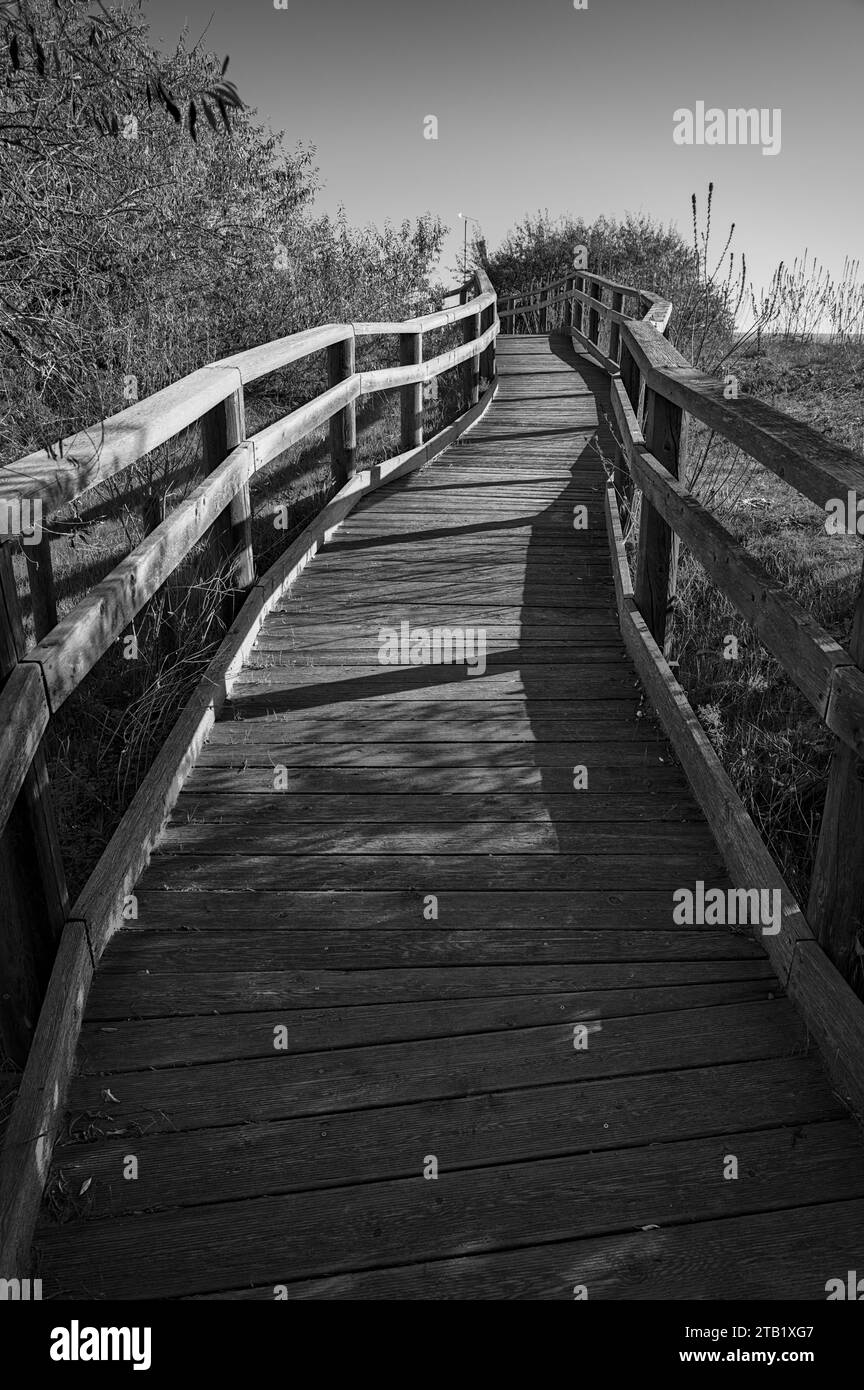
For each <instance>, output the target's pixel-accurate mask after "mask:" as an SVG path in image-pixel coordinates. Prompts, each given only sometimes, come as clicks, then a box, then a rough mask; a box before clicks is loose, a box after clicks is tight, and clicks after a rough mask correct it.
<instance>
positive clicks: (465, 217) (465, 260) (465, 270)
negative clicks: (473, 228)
mask: <svg viewBox="0 0 864 1390" xmlns="http://www.w3.org/2000/svg"><path fill="white" fill-rule="evenodd" d="M457 215H458V217H459V218H460V219H461V221H463V222H464V223H465V237H464V240H463V245H462V274H463V275H467V274H468V223H469V222H476V223H477V225H478V226H479V225H480V222H479V219H478V218H476V217H469V215H468V213H467V212H460V213H458V214H457Z"/></svg>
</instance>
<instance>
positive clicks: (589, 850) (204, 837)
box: [160, 813, 716, 863]
mask: <svg viewBox="0 0 864 1390" xmlns="http://www.w3.org/2000/svg"><path fill="white" fill-rule="evenodd" d="M623 842H626V844H627V846H628V849H629V851H630V853H631V855H633V857H634V858H636V857H638V856H640V855H656V856H663V857H665V856H666V855H667V854H669V853H671V854H674V855H675V856H676V857H678V856H680V855H682V854H685V853H688V854H691V855H693V856H698V855H700V854H703V855H704V856H705V858H706V862H708V863H711V862H714V861H715V860H716V850H715V847H714V840H713V838H712V836H711V833H710V831H709V830H708V828H707V826H706V825H705V824H704V822H697V823H696V824H692V823H681V822H671V823H670V822H662V821H661V822H656V823H654V824H651V825H646V824H644V823H638V822H637V823H634V824H632V825H630V824H629V823H627V822H619V823H618V824H613V825H610V826H601V825H594V824H590V823H585V822H583V823H581V824H577V825H568V824H566V823H565V824H562V825H553V824H551V823H549V822H547V823H545V824H544V823H541V822H538V821H526V822H521V823H520V822H517V821H508V822H506V823H503V824H502V823H501V822H500V821H486V820H483V819H482V818H481V819H478V820H476V821H471V822H469V823H467V824H466V823H464V822H463V823H459V824H456V825H453V824H448V823H441V822H435V821H419V820H417V821H414V822H413V823H411V824H405V825H394V824H392V823H389V824H388V823H387V822H384V823H378V824H376V823H374V822H367V823H366V824H365V825H353V824H352V823H351V821H350V820H348V821H346V822H345V823H344V824H343V826H342V827H341V828H340V829H339V830H338V831H337V830H335V829H334V827H333V826H332V825H328V824H315V823H314V822H313V823H312V824H296V823H294V824H291V823H289V824H288V825H286V823H285V822H284V821H277V822H275V823H273V822H271V821H269V818H268V823H267V824H264V825H262V823H261V816H260V813H253V814H251V815H250V816H249V818H248V819H247V820H245V821H243V820H238V819H237V818H236V817H235V818H234V819H233V820H231V821H229V822H227V823H225V824H222V823H220V822H219V821H213V820H206V821H199V820H196V819H194V818H193V819H192V820H184V821H175V822H174V824H172V825H170V826H168V827H167V828H166V829H165V831H164V833H163V836H162V840H161V846H160V847H161V849H162V850H163V852H164V853H165V854H195V853H196V852H199V853H204V854H233V855H242V854H245V853H254V854H256V855H263V854H280V855H309V854H319V855H333V854H335V855H339V856H340V857H343V856H350V855H363V856H365V855H370V854H371V855H381V854H399V855H405V854H424V855H435V854H462V855H464V854H466V853H473V854H488V853H490V852H492V853H494V854H496V855H508V854H532V855H561V854H566V853H573V852H576V853H579V854H602V855H608V854H620V851H621V845H622V843H623ZM469 845H470V849H469Z"/></svg>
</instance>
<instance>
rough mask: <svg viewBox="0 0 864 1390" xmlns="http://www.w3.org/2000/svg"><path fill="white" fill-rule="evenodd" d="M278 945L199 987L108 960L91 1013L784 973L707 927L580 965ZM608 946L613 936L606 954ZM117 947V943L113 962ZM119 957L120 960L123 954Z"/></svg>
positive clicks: (159, 1013)
mask: <svg viewBox="0 0 864 1390" xmlns="http://www.w3.org/2000/svg"><path fill="white" fill-rule="evenodd" d="M175 920H176V918H175ZM631 939H632V938H631ZM643 939H645V940H647V939H648V936H647V934H643ZM276 949H277V948H276V947H275V946H274V947H272V948H271V955H270V956H269V957H268V958H267V959H269V960H270V962H271V963H275V965H274V968H273V969H271V970H265V969H258V970H243V969H240V968H239V967H238V968H235V969H233V970H231V971H230V972H229V971H225V970H220V969H218V968H214V969H213V970H209V971H208V970H196V971H194V972H193V973H194V976H195V979H194V991H193V990H192V989H191V988H190V980H189V976H188V974H187V973H186V962H185V961H184V960H182V958H181V957H179V956H178V957H177V959H176V967H175V968H176V971H177V972H178V973H173V974H172V973H170V972H167V971H164V972H163V973H161V974H160V973H159V972H158V969H157V968H156V967H157V965H158V962H154V963H153V966H152V968H148V969H147V970H122V969H117V970H108V969H107V968H106V969H105V970H104V971H103V970H102V969H100V971H99V974H98V975H97V976H96V980H95V983H94V986H93V990H92V992H91V994H90V997H89V999H88V1001H87V1016H88V1019H90V1021H91V1022H98V1021H102V1022H107V1023H111V1022H116V1021H117V1020H118V1019H127V1018H139V1019H148V1018H171V1017H178V1018H179V1017H183V1018H188V1017H190V1016H191V1015H195V1014H198V1013H200V1012H202V1011H210V1010H212V1011H213V1012H215V1013H235V1012H237V1011H241V1012H242V1011H250V1010H255V1009H279V1010H280V1012H282V1013H285V1014H287V1013H290V1012H291V1011H293V1010H296V1009H303V1008H308V1007H309V1006H310V1001H314V1004H315V1005H316V1006H317V1007H319V1008H325V1007H326V1008H342V1007H346V1006H353V1005H362V1006H363V1007H368V1006H370V1005H375V1004H394V1003H398V1002H400V1001H404V1002H406V1003H409V1002H412V1001H413V1002H419V1001H424V1000H426V1001H428V1000H450V1001H453V1000H460V999H475V998H484V999H485V998H489V999H492V998H504V997H508V996H513V995H520V994H524V993H525V991H526V990H528V991H533V992H535V993H545V992H549V993H553V994H559V993H560V992H561V990H562V989H563V990H565V991H566V990H569V991H577V990H584V989H625V988H633V989H635V988H639V989H650V988H654V987H658V988H660V987H662V988H669V987H671V986H673V985H677V986H680V985H688V984H707V983H724V982H728V981H732V982H734V983H737V982H740V981H741V980H749V979H759V980H761V981H762V982H763V983H765V985H766V989H767V988H770V984H771V983H772V982H774V981H775V979H776V977H775V976H774V973H773V971H772V969H771V966H770V964H769V963H768V962H767V961H766V960H765V959H764V957H760V958H759V959H756V958H755V953H752V954H751V956H750V957H748V956H747V954H746V949H745V950H743V951H742V950H741V949H736V944H735V939H734V938H732V937H729V936H726V937H722V938H721V937H720V936H719V934H718V933H716V932H713V933H710V934H706V935H705V936H703V937H700V938H699V940H698V942H697V944H696V948H695V949H694V950H690V951H689V953H688V952H687V944H686V942H681V941H678V942H677V943H674V944H673V943H668V942H667V944H666V945H665V950H666V953H667V954H671V952H672V951H673V950H675V951H677V954H678V955H679V957H680V959H677V960H667V959H662V958H660V959H658V958H657V957H658V956H659V957H662V955H663V950H664V945H663V943H662V942H661V948H660V950H659V951H658V950H657V948H649V947H648V946H641V947H640V946H639V945H637V946H636V947H634V949H633V950H632V951H630V952H629V953H628V959H629V961H630V963H629V964H623V963H617V964H609V963H604V961H603V957H602V953H601V952H600V951H599V950H597V951H595V954H596V955H597V957H598V959H597V960H596V961H591V960H589V961H588V962H587V963H585V962H582V963H580V964H578V965H572V964H571V965H568V964H566V963H565V964H561V963H557V964H555V965H532V964H530V963H526V962H524V961H523V962H521V963H520V964H518V965H469V966H446V965H445V966H442V965H436V966H431V967H418V968H405V967H398V966H394V967H388V968H387V969H383V970H370V969H363V970H337V969H329V968H328V969H326V970H303V971H299V970H285V969H284V968H281V967H284V953H283V954H282V955H281V956H277V954H276ZM587 949H588V948H586V950H587ZM609 954H610V949H609V946H608V945H607V946H606V957H607V958H608V956H609ZM113 956H114V953H113V952H112V956H111V957H109V958H108V964H109V965H111V963H112V960H113ZM646 957H647V959H646ZM261 958H262V957H261V956H260V955H259V956H258V957H257V959H261ZM187 959H188V957H187ZM116 963H118V964H119V963H120V961H119V958H118V961H117V962H116ZM216 964H217V965H218V962H216Z"/></svg>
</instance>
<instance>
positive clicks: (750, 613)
mask: <svg viewBox="0 0 864 1390" xmlns="http://www.w3.org/2000/svg"><path fill="white" fill-rule="evenodd" d="M622 396H625V392H624V390H623V387H621V383H620V380H619V381H616V382H613V384H612V391H611V400H612V408H613V411H614V413H615V417H616V420H617V423H618V425H619V428H620V429H621V432H622V437H623V441H624V445H625V450H626V453H627V460H628V463H629V465H630V471H631V473H632V474H633V477H634V478H635V480H636V482H637V483H638V485H639V487H640V488H641V489H642V491H643V493H644V494H645V496H646V497H647V498H648V500H649V501H650V503H651V505H652V506H653V507H654V508H655V510H656V511H658V512H659V513H660V515H661V516H662V517H663V519H664V521H665V522H666V523H667V525H669V526H670V527H671V529H672V530H673V531H674V532H675V533H676V535H678V536H680V537H681V539H682V540H683V541H685V542H686V544H687V545H688V546H689V547H690V549H691V550H692V551H693V554H694V555H695V556H696V558H697V560H698V561H699V563H700V564H701V565H702V566H703V568H704V569H705V571H706V573H707V574H708V575H710V577H711V579H713V581H714V583H715V584H716V585H717V587H718V588H719V589H720V590H721V591H722V592H723V593H724V594H725V595H726V597H727V598H728V599H730V600H731V602H732V603H733V604H734V606H735V607H736V608H737V610H738V612H739V613H740V614H741V615H742V617H744V618H746V619H747V621H748V622H749V623H750V625H751V627H752V628H753V630H754V631H755V632H756V634H757V636H758V637H759V639H760V640H761V641H762V642H763V644H764V645H765V646H766V647H767V648H768V650H769V651H770V652H772V653H773V655H774V656H776V658H777V660H778V661H779V662H780V664H781V666H782V667H783V669H784V670H785V671H786V672H787V673H788V675H789V676H790V677H791V678H792V680H793V681H794V682H795V684H796V685H797V686H798V689H799V690H800V691H801V692H802V694H803V695H805V696H806V697H807V699H808V700H809V701H810V703H811V704H812V705H813V707H814V709H815V710H817V712H818V713H819V715H820V716H821V717H822V719H823V720H827V715H828V707H829V700H830V697H831V692H832V689H833V684H834V676H835V673H836V670H837V668H838V667H841V666H854V662H853V661H852V658H851V657H850V656H849V655H848V653H847V652H845V651H844V650H843V648H842V647H841V646H840V644H839V643H838V642H835V640H834V638H833V637H831V635H830V633H828V632H826V631H825V630H824V628H822V627H820V625H819V624H818V623H817V622H816V620H815V618H812V617H811V616H810V614H809V613H807V612H806V610H805V609H803V608H802V607H801V606H800V604H798V603H796V601H795V600H794V599H793V598H792V597H791V596H790V595H789V594H787V593H786V592H785V588H784V585H783V583H782V581H781V580H778V579H774V578H773V577H772V576H771V575H770V574H769V573H768V571H767V570H766V569H765V568H764V566H763V565H761V564H760V563H759V561H758V560H756V559H754V558H753V556H751V555H749V554H748V552H747V551H746V550H745V549H744V547H743V546H742V545H740V544H739V543H738V542H737V541H736V540H735V538H734V536H732V534H731V533H730V532H729V531H727V529H726V527H725V526H723V525H722V523H721V522H720V521H718V520H717V518H716V517H714V516H713V515H712V514H711V513H710V512H709V511H708V510H707V508H705V507H703V506H702V504H701V503H700V502H699V501H697V499H696V498H695V497H694V496H693V495H692V493H690V492H688V490H687V489H686V488H685V487H684V485H683V484H682V483H680V482H679V481H678V479H677V478H675V477H674V476H673V475H672V474H671V473H670V472H669V471H668V469H666V468H664V467H663V466H662V464H660V463H658V461H657V459H656V458H654V457H653V456H652V454H650V453H649V451H648V450H647V448H646V447H645V443H644V440H643V439H642V437H641V433H640V434H639V435H638V436H637V437H636V438H634V437H633V435H632V434H631V417H630V416H629V415H628V412H627V411H626V410H625V408H624V406H623V403H622V400H621V397H622ZM862 708H864V707H862ZM836 722H839V721H838V720H837V716H836V714H835V723H836ZM833 732H835V733H836V734H837V735H838V736H839V737H840V738H842V739H843V740H844V742H846V743H848V744H849V746H850V747H852V748H858V749H864V738H862V735H864V730H862V729H861V728H860V721H852V720H850V721H847V722H846V723H845V725H843V726H842V727H834V728H833Z"/></svg>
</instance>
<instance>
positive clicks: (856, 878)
mask: <svg viewBox="0 0 864 1390" xmlns="http://www.w3.org/2000/svg"><path fill="white" fill-rule="evenodd" d="M627 305H630V306H631V311H630V312H629V313H627V312H625V306H627ZM499 306H500V308H499V315H500V319H501V321H502V325H506V327H507V329H509V330H510V331H513V330H514V328H515V329H516V331H518V329H519V328H520V327H521V326H522V325H523V324H524V323H526V322H527V321H529V320H528V316H534V317H533V322H534V323H537V324H538V326H539V330H540V331H541V332H542V331H548V330H550V329H551V328H552V327H553V324H554V325H555V326H558V327H560V328H562V329H563V330H564V331H565V332H567V333H569V334H570V335H571V336H572V338H573V339H574V340H575V341H576V342H577V343H578V344H579V345H580V346H581V347H583V348H585V349H586V350H587V351H588V352H589V353H590V354H591V356H592V357H593V358H594V359H595V360H596V361H597V362H598V363H599V364H600V365H601V366H602V367H603V368H604V369H605V370H606V372H607V373H608V374H609V377H610V400H611V405H612V410H613V412H614V419H615V423H616V425H617V434H618V441H619V447H618V450H617V454H616V457H615V459H614V460H613V461H612V462H613V477H614V493H613V495H614V498H615V503H616V508H617V510H618V517H617V518H616V521H617V520H620V519H621V518H622V517H623V518H625V519H626V517H627V515H628V514H629V512H630V508H631V503H632V496H633V489H634V488H637V489H639V491H640V492H641V510H640V517H639V529H638V539H637V542H636V554H635V574H634V579H633V599H634V602H635V606H636V609H637V610H638V612H639V614H641V616H642V618H643V619H644V622H645V624H646V625H647V628H648V630H649V632H650V634H651V636H652V637H653V639H654V641H655V642H656V643H657V646H658V647H659V648H660V649H661V651H662V650H663V649H664V646H667V645H668V643H667V619H668V615H669V613H670V611H671V607H672V602H673V601H674V589H675V576H676V559H677V553H676V552H677V543H678V539H679V538H680V540H683V541H684V542H685V543H686V544H687V546H688V547H689V548H690V550H691V551H692V553H693V555H694V556H695V558H696V559H697V560H698V561H699V562H700V564H701V565H702V566H703V568H704V569H705V571H706V573H707V574H708V575H709V576H710V578H711V579H712V580H713V582H714V583H715V584H716V586H717V587H718V588H719V589H720V590H721V591H722V592H723V594H725V596H726V597H727V598H728V599H729V600H730V602H731V603H732V604H733V605H734V607H735V608H736V610H737V611H738V613H739V614H740V615H741V616H742V617H743V618H745V619H746V621H747V622H748V623H749V624H750V626H751V627H752V628H753V630H754V632H755V633H756V635H757V636H758V637H759V639H760V641H761V642H762V643H763V645H764V646H765V647H766V648H767V649H768V650H769V651H770V652H771V653H772V654H773V656H774V657H775V658H776V659H777V661H778V662H779V663H780V665H781V666H782V667H783V669H784V671H785V672H786V673H787V674H788V676H789V677H790V678H791V680H792V681H793V682H794V683H795V685H796V686H797V687H798V689H799V690H800V691H801V692H802V694H803V695H804V696H805V697H806V698H807V700H808V701H809V702H810V704H811V706H812V707H813V709H814V710H815V711H816V713H817V714H818V716H819V718H820V719H821V720H822V722H823V723H824V724H825V726H826V728H827V729H829V730H830V731H831V733H832V734H833V735H834V736H835V748H834V754H833V759H832V763H831V770H830V774H829V780H828V788H827V796H826V802H825V809H824V813H823V816H822V825H821V832H820V836H819V842H818V847H817V851H816V857H815V862H814V867H813V874H812V885H811V889H810V895H809V901H808V906H807V918H808V920H809V922H810V925H811V927H812V928H813V931H814V932H815V935H816V937H817V939H818V941H819V942H820V943H821V945H822V946H823V947H824V949H825V951H826V953H827V955H828V956H829V957H830V958H831V960H833V962H834V963H835V964H836V966H837V967H838V969H839V970H840V971H841V973H842V974H843V975H845V976H846V978H851V977H852V976H853V972H854V969H855V967H856V966H859V958H860V956H861V954H862V952H864V761H862V759H864V670H862V669H861V668H862V666H864V585H862V587H861V588H859V593H858V597H857V603H856V607H855V613H854V618H853V624H852V639H851V643H850V650H849V651H846V650H844V648H843V647H841V646H840V645H839V643H838V642H836V641H835V640H834V638H833V637H832V636H831V634H830V633H828V632H826V631H825V629H824V628H822V627H821V626H820V625H819V623H818V622H816V620H815V619H814V618H813V617H812V616H811V615H810V614H809V613H808V612H807V611H806V610H805V609H803V608H802V607H801V605H800V604H799V603H798V602H797V601H796V600H795V599H794V598H793V597H792V595H791V594H790V593H789V592H788V591H787V590H786V589H785V588H784V586H783V585H782V583H781V582H780V581H779V580H778V579H776V578H775V577H774V576H773V575H771V574H769V572H768V571H767V570H766V569H765V567H764V566H763V565H761V564H760V563H759V561H758V560H756V559H755V558H754V557H753V556H752V555H750V554H749V553H748V552H747V551H746V550H745V549H744V547H743V546H742V545H740V544H739V542H738V541H737V540H736V539H735V537H734V536H733V535H732V534H731V533H730V532H729V531H728V529H727V528H726V527H725V526H723V524H722V523H721V522H720V521H719V520H718V519H717V517H716V516H714V515H713V514H712V513H711V512H710V511H709V509H708V508H706V507H705V506H704V505H703V504H702V503H701V502H700V501H699V500H698V499H697V498H696V497H695V496H694V494H693V493H692V492H690V491H689V490H688V488H687V486H686V484H685V482H684V480H683V479H682V478H681V476H680V463H681V453H682V446H681V440H682V426H683V424H684V417H685V415H689V416H691V417H693V418H694V419H696V420H699V421H701V422H702V423H703V424H704V425H706V426H708V428H709V429H710V430H712V431H714V432H715V433H716V434H718V435H721V436H722V437H723V438H725V439H727V440H729V441H730V442H731V443H733V444H734V445H736V446H737V447H738V448H739V449H740V450H742V452H743V453H744V454H745V455H747V456H749V457H750V458H752V459H755V460H756V461H757V462H758V463H760V464H762V465H763V466H764V467H765V468H767V469H769V470H770V471H771V472H773V473H775V474H776V475H777V476H778V477H779V478H781V479H783V481H784V482H785V483H787V484H789V485H790V486H791V487H793V488H794V489H796V490H797V491H798V492H799V493H801V494H802V495H803V496H804V497H807V498H809V499H810V501H812V502H815V503H816V504H817V506H819V507H822V508H826V506H827V504H828V502H829V501H830V500H832V499H843V500H844V502H845V499H846V498H847V494H848V493H849V492H850V491H851V492H853V493H854V494H855V495H856V496H857V497H864V459H861V458H860V457H859V456H858V455H856V454H854V453H853V452H852V451H851V450H849V449H846V448H843V447H841V446H839V445H837V444H835V443H832V441H831V440H829V439H826V438H825V437H824V436H823V435H821V434H819V433H817V432H816V431H815V430H813V429H810V428H809V427H808V426H806V425H803V424H800V423H799V422H798V421H796V420H793V419H792V418H791V417H790V416H788V415H785V414H783V413H782V412H781V411H778V410H775V409H774V408H773V407H771V406H769V405H766V404H765V403H764V402H762V401H760V400H758V399H756V398H755V397H753V396H748V395H746V394H739V395H738V397H737V399H727V397H726V394H725V393H724V383H723V382H722V381H720V380H718V379H717V378H716V377H713V376H709V375H707V374H706V373H705V372H702V371H698V370H696V369H695V368H694V367H693V366H692V365H691V364H690V363H689V362H688V361H687V360H686V358H684V357H682V356H681V354H680V353H679V352H677V351H676V349H675V348H674V347H673V346H672V344H671V343H670V342H668V340H667V338H666V337H665V336H664V334H665V332H666V331H667V330H668V327H669V322H670V318H671V315H672V305H671V304H670V303H669V302H668V301H666V300H663V299H661V298H660V297H659V296H657V295H655V294H648V293H646V292H645V291H641V290H638V289H634V288H633V287H631V286H627V285H621V284H618V283H616V282H615V281H612V280H609V279H606V278H604V277H603V276H601V275H595V274H592V273H591V272H590V271H588V270H586V271H584V272H582V273H574V274H571V275H567V276H565V277H563V278H561V279H558V280H556V281H554V282H552V283H550V284H547V285H544V286H542V287H541V289H540V290H539V291H536V292H533V293H531V294H529V295H528V296H523V297H521V298H520V297H518V296H514V295H510V296H503V297H502V298H500V299H499ZM538 316H539V317H538ZM604 330H605V331H604ZM601 344H602V346H601ZM859 968H860V967H859Z"/></svg>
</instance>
